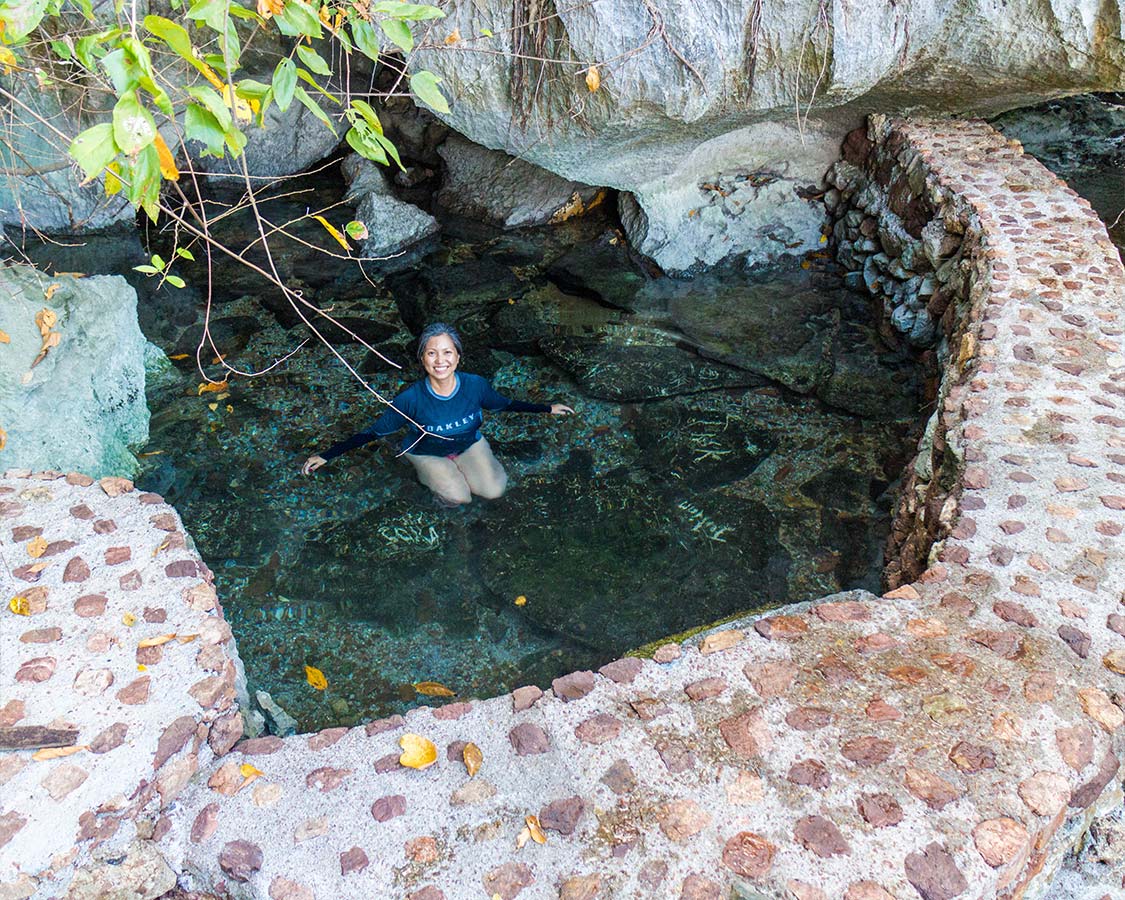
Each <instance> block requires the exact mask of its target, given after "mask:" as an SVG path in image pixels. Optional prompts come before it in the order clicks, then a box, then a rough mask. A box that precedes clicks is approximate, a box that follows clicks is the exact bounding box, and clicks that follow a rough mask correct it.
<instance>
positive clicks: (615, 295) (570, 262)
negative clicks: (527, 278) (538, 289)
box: [545, 232, 645, 311]
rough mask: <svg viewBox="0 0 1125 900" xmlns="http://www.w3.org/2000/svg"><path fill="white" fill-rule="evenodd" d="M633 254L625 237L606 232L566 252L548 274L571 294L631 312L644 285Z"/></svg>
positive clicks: (642, 276)
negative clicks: (594, 239)
mask: <svg viewBox="0 0 1125 900" xmlns="http://www.w3.org/2000/svg"><path fill="white" fill-rule="evenodd" d="M633 257H634V254H633V253H631V252H630V250H629V245H628V244H627V243H626V241H625V239H624V238H623V237H621V236H620V235H618V234H614V233H611V232H607V233H605V234H603V235H601V236H600V237H599V238H598V239H597V240H596V241H591V242H587V243H583V244H579V245H578V246H576V247H573V248H572V249H571V250H569V251H567V252H566V253H564V254H563V255H562V256H560V257H559V258H558V259H556V260H555V261H554V262H553V263H551V265H549V266H548V267H547V269H546V273H545V274H546V276H547V277H548V278H550V279H551V281H553V282H554V283H555V284H557V285H558V286H559V287H560V288H562V289H563V290H564V291H566V292H567V293H568V294H577V295H578V296H580V297H589V298H590V299H591V300H596V301H597V302H599V303H604V304H605V305H606V306H612V307H613V308H614V309H622V310H626V311H630V310H632V309H634V308H635V301H636V297H637V293H638V292H639V291H640V290H641V288H643V287H644V285H645V277H644V275H642V274H641V272H640V271H639V267H638V266H637V265H636V263H635V262H634V259H633Z"/></svg>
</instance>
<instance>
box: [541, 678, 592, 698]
mask: <svg viewBox="0 0 1125 900" xmlns="http://www.w3.org/2000/svg"><path fill="white" fill-rule="evenodd" d="M551 689H552V690H553V691H554V692H555V696H556V697H558V698H559V699H560V700H562V701H563V703H571V702H573V701H574V700H579V699H581V698H582V697H585V696H586V695H587V694H588V693H590V691H592V690H593V689H594V673H593V672H589V671H585V672H571V673H570V674H569V675H564V676H562V677H561V678H556V679H555V680H554V681H552V682H551Z"/></svg>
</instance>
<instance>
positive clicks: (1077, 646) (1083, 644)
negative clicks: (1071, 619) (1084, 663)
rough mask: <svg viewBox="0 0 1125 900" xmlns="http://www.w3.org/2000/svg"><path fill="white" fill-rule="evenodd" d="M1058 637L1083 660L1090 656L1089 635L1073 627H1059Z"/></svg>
mask: <svg viewBox="0 0 1125 900" xmlns="http://www.w3.org/2000/svg"><path fill="white" fill-rule="evenodd" d="M1058 635H1059V637H1060V638H1062V640H1063V643H1064V644H1066V645H1067V646H1068V647H1069V648H1070V649H1071V650H1073V651H1074V653H1075V654H1076V655H1077V656H1079V657H1081V658H1082V659H1085V658H1086V657H1087V656H1089V655H1090V635H1088V634H1087V633H1086V632H1085V631H1083V630H1082V629H1081V628H1075V627H1074V626H1073V625H1060V626H1059V629H1058Z"/></svg>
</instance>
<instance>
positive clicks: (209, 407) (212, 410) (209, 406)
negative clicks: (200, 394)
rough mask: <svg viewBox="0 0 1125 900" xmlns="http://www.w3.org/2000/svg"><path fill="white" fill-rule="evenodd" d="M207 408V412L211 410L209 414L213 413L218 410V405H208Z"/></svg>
mask: <svg viewBox="0 0 1125 900" xmlns="http://www.w3.org/2000/svg"><path fill="white" fill-rule="evenodd" d="M207 408H208V409H209V410H211V412H214V411H215V410H217V409H218V408H219V404H218V403H208V404H207Z"/></svg>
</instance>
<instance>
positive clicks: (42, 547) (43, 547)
mask: <svg viewBox="0 0 1125 900" xmlns="http://www.w3.org/2000/svg"><path fill="white" fill-rule="evenodd" d="M46 552H47V540H46V538H44V537H43V535H41V534H40V535H37V536H36V537H34V538H32V539H31V540H30V541H28V542H27V555H28V556H30V557H31V558H32V559H39V557H40V556H42V555H43V554H44V553H46Z"/></svg>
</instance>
